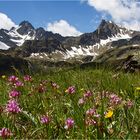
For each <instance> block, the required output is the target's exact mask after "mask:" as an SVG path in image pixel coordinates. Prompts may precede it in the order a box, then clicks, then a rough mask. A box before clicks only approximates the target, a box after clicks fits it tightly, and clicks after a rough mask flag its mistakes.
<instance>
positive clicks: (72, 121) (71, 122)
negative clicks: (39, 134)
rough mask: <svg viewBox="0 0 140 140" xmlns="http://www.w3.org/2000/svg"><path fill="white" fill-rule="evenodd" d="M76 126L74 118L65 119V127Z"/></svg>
mask: <svg viewBox="0 0 140 140" xmlns="http://www.w3.org/2000/svg"><path fill="white" fill-rule="evenodd" d="M73 126H74V120H73V119H72V118H68V119H66V121H65V127H64V128H65V129H70V128H72V127H73Z"/></svg>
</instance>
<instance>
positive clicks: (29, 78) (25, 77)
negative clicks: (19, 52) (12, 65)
mask: <svg viewBox="0 0 140 140" xmlns="http://www.w3.org/2000/svg"><path fill="white" fill-rule="evenodd" d="M24 81H29V82H31V81H32V77H31V76H30V75H25V76H24Z"/></svg>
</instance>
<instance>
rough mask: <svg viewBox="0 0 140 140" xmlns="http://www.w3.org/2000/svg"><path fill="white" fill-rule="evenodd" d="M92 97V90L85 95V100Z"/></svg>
mask: <svg viewBox="0 0 140 140" xmlns="http://www.w3.org/2000/svg"><path fill="white" fill-rule="evenodd" d="M91 96H92V92H91V91H90V90H88V91H86V92H85V93H84V98H89V97H91Z"/></svg>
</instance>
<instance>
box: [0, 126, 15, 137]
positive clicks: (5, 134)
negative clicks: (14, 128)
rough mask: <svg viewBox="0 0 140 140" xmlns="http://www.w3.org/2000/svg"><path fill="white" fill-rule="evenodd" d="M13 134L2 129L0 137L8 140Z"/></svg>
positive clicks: (6, 129)
mask: <svg viewBox="0 0 140 140" xmlns="http://www.w3.org/2000/svg"><path fill="white" fill-rule="evenodd" d="M12 135H13V134H12V133H11V131H10V130H9V129H8V128H2V129H1V130H0V137H2V138H4V139H5V138H9V137H10V136H12Z"/></svg>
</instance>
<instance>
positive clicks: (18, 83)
mask: <svg viewBox="0 0 140 140" xmlns="http://www.w3.org/2000/svg"><path fill="white" fill-rule="evenodd" d="M14 85H15V86H16V87H22V86H23V85H24V84H23V83H22V82H21V81H16V82H15V84H14Z"/></svg>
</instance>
